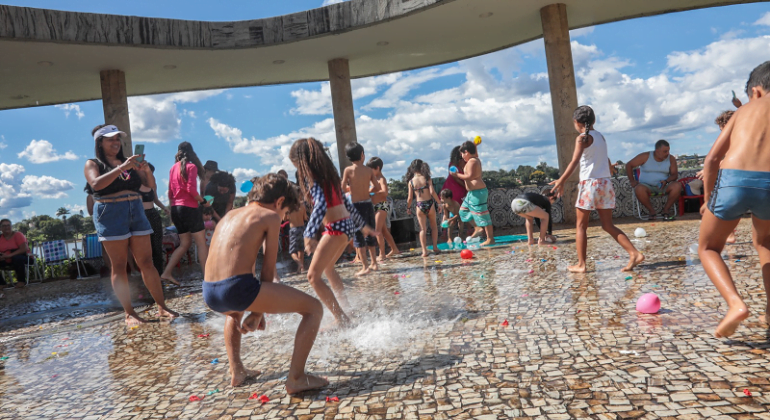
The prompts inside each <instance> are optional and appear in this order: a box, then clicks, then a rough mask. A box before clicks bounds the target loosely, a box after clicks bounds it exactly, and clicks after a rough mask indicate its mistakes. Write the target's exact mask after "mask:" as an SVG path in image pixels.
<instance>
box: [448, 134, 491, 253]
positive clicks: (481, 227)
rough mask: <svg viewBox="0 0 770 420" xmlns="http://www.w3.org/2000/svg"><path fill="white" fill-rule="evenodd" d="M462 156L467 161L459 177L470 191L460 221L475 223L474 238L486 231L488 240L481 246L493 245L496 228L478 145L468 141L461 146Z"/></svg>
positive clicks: (464, 201) (458, 174)
mask: <svg viewBox="0 0 770 420" xmlns="http://www.w3.org/2000/svg"><path fill="white" fill-rule="evenodd" d="M460 154H461V155H462V157H463V160H464V161H465V169H464V170H463V173H459V172H458V173H457V177H458V178H460V179H462V180H463V181H465V189H466V190H468V195H466V196H465V200H463V205H462V206H460V220H462V221H463V222H465V223H468V222H470V221H473V222H475V223H476V231H475V232H473V235H472V236H473V237H474V238H475V237H477V236H479V235H480V234H481V232H482V231H485V232H486V234H487V240H486V241H484V242H482V243H481V245H482V246H483V245H492V244H494V243H495V237H494V236H493V235H492V233H493V232H492V230H493V228H494V226H492V218H491V217H489V207H488V206H487V197H488V195H489V191H488V190H487V184H485V183H484V181H483V180H482V179H481V161H480V160H479V154H478V152H477V151H476V145H475V144H473V142H472V141H466V142H465V143H463V144H462V145H461V146H460Z"/></svg>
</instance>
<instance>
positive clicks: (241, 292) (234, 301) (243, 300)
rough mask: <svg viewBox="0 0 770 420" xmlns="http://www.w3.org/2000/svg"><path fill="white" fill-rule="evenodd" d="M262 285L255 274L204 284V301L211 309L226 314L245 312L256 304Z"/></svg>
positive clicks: (205, 282)
mask: <svg viewBox="0 0 770 420" xmlns="http://www.w3.org/2000/svg"><path fill="white" fill-rule="evenodd" d="M261 286H262V283H261V282H260V281H259V280H257V278H256V277H254V275H253V274H251V273H249V274H238V275H237V276H232V277H230V278H227V279H224V280H221V281H216V282H211V281H204V282H203V301H204V302H206V305H208V307H209V308H211V309H213V310H215V311H217V312H221V313H225V312H243V311H245V310H246V309H248V307H249V306H251V304H252V303H254V300H255V299H256V298H257V295H258V294H259V289H260V287H261Z"/></svg>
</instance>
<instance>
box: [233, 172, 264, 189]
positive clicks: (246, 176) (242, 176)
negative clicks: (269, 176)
mask: <svg viewBox="0 0 770 420" xmlns="http://www.w3.org/2000/svg"><path fill="white" fill-rule="evenodd" d="M258 175H259V172H257V171H256V170H255V169H247V168H235V169H234V170H233V176H234V177H235V182H236V183H237V184H238V185H239V186H240V184H241V183H243V181H248V180H250V179H252V178H254V177H255V176H258Z"/></svg>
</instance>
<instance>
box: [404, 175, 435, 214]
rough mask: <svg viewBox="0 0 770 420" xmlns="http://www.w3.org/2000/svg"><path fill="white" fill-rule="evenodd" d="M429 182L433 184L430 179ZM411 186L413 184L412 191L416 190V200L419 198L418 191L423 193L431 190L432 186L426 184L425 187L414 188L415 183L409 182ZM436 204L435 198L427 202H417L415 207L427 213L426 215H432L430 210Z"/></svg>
mask: <svg viewBox="0 0 770 420" xmlns="http://www.w3.org/2000/svg"><path fill="white" fill-rule="evenodd" d="M427 181H428V182H432V181H431V180H430V179H428V180H427ZM409 184H411V185H412V189H413V190H414V196H415V198H416V197H417V192H418V191H422V190H425V189H428V188H430V186H429V185H428V184H425V185H423V186H422V187H420V188H416V187H415V186H414V183H413V182H412V181H411V180H410V181H409ZM434 204H436V201H435V200H433V198H430V199H429V200H425V201H417V203H416V204H415V205H416V206H417V208H418V209H420V210H421V211H422V212H423V213H425V214H428V213H430V208H431V207H433V205H434Z"/></svg>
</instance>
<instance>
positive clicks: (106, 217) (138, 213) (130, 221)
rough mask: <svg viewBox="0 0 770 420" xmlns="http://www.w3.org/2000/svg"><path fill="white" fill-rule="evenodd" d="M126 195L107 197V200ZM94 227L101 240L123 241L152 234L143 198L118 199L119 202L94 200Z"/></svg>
mask: <svg viewBox="0 0 770 420" xmlns="http://www.w3.org/2000/svg"><path fill="white" fill-rule="evenodd" d="M122 197H126V196H125V195H124V196H118V197H110V198H105V199H104V200H105V201H110V200H115V199H119V198H122ZM94 227H95V228H96V233H97V235H99V241H100V242H101V241H121V240H123V239H128V238H130V237H132V236H144V235H150V234H152V227H151V226H150V221H149V220H147V216H145V214H144V207H143V206H142V199H141V198H140V197H139V196H137V197H136V199H135V200H126V201H118V202H117V203H112V202H107V203H100V202H98V201H95V202H94Z"/></svg>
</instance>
